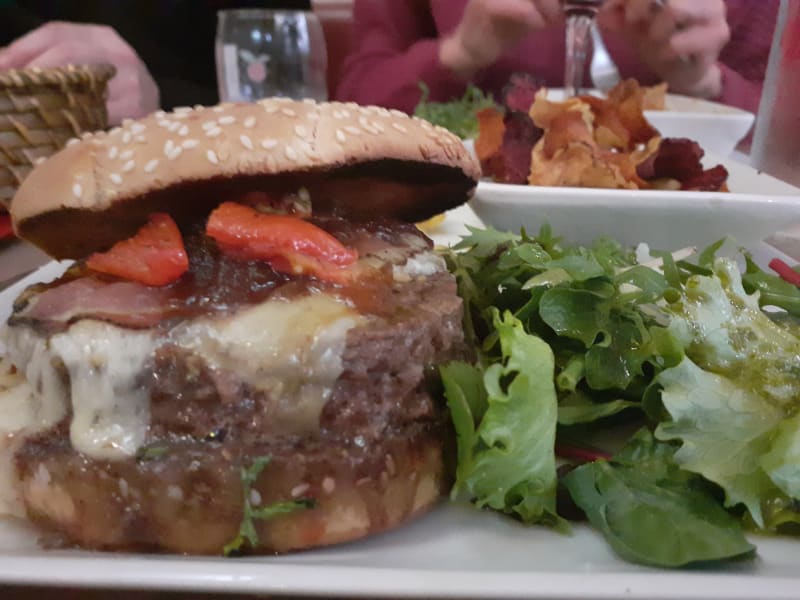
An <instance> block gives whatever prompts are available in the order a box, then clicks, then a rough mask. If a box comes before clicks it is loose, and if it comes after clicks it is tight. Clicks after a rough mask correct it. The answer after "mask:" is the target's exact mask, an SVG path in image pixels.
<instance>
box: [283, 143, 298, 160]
mask: <svg viewBox="0 0 800 600" xmlns="http://www.w3.org/2000/svg"><path fill="white" fill-rule="evenodd" d="M284 154H286V158H288V159H289V160H297V159H298V158H299V157H298V156H297V150H295V149H294V148H292V147H291V146H286V149H285V150H284Z"/></svg>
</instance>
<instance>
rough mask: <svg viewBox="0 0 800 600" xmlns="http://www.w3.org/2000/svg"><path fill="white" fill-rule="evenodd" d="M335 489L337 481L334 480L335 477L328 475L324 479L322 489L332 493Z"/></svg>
mask: <svg viewBox="0 0 800 600" xmlns="http://www.w3.org/2000/svg"><path fill="white" fill-rule="evenodd" d="M335 489H336V481H334V479H333V477H326V478H325V479H323V480H322V491H324V492H325V493H326V494H332V493H333V491H334V490H335Z"/></svg>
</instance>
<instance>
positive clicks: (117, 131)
mask: <svg viewBox="0 0 800 600" xmlns="http://www.w3.org/2000/svg"><path fill="white" fill-rule="evenodd" d="M120 131H122V129H121V128H119V127H112V128H111V129H110V130H109V131H108V135H117V134H118V133H119V132H120Z"/></svg>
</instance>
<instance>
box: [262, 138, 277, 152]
mask: <svg viewBox="0 0 800 600" xmlns="http://www.w3.org/2000/svg"><path fill="white" fill-rule="evenodd" d="M277 145H278V140H274V139H266V140H264V141H263V142H261V147H262V148H263V149H264V150H272V149H273V148H274V147H275V146H277Z"/></svg>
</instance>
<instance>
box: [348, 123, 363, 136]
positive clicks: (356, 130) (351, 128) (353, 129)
mask: <svg viewBox="0 0 800 600" xmlns="http://www.w3.org/2000/svg"><path fill="white" fill-rule="evenodd" d="M344 130H345V131H346V132H347V133H349V134H350V135H361V133H362V131H361V130H360V129H359V128H358V127H354V126H352V125H348V126H347V127H345V128H344Z"/></svg>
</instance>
